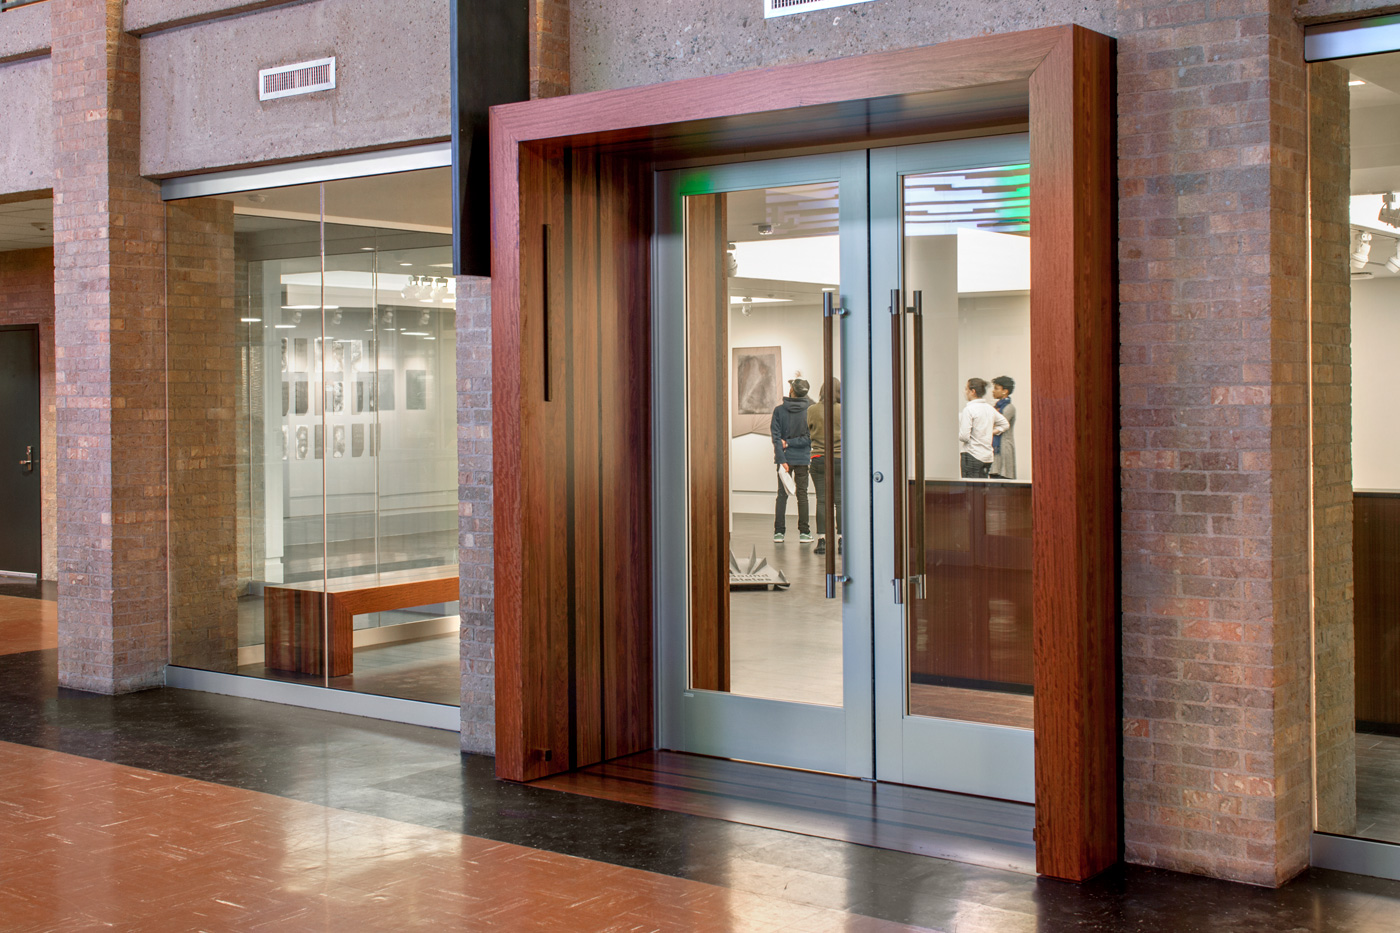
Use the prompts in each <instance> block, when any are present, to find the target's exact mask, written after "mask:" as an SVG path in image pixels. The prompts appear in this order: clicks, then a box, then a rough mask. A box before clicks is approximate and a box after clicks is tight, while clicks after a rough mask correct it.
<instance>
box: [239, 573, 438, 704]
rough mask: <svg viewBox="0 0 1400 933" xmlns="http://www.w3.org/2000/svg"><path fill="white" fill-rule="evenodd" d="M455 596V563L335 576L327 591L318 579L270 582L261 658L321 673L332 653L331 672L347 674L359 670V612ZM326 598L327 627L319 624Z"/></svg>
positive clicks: (276, 666) (279, 667)
mask: <svg viewBox="0 0 1400 933" xmlns="http://www.w3.org/2000/svg"><path fill="white" fill-rule="evenodd" d="M457 595H458V582H457V568H456V567H455V566H453V565H451V564H448V565H446V566H441V567H422V568H418V569H414V570H393V571H390V572H388V573H371V574H365V575H364V576H359V577H342V578H340V579H332V580H330V581H329V582H328V583H327V585H326V586H325V588H324V590H323V588H322V585H321V581H320V580H311V581H308V582H306V583H290V584H286V585H282V586H269V587H267V588H266V589H265V591H264V594H263V641H264V645H263V663H264V664H265V665H266V666H267V667H269V668H271V669H272V670H278V671H297V672H299V673H302V674H320V673H321V672H322V665H323V660H322V659H323V658H325V657H329V659H330V672H329V673H330V676H331V677H343V676H345V675H346V674H350V673H352V672H353V671H354V669H355V655H354V645H353V642H352V639H353V636H354V617H355V616H357V615H363V614H364V613H366V612H386V611H388V610H390V609H408V608H410V607H412V606H425V605H428V604H430V603H446V602H451V601H452V600H454V599H456V598H457ZM323 598H324V600H325V603H326V606H327V609H328V610H329V612H328V615H329V617H330V624H329V625H328V626H323V625H322V624H321V603H322V599H323ZM327 639H329V641H330V644H329V645H324V642H325V641H326V640H327Z"/></svg>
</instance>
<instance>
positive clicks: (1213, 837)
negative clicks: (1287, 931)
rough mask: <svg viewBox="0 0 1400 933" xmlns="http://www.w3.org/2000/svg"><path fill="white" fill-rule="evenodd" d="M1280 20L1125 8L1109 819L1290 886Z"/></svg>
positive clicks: (1212, 863) (1303, 766) (1294, 847)
mask: <svg viewBox="0 0 1400 933" xmlns="http://www.w3.org/2000/svg"><path fill="white" fill-rule="evenodd" d="M1292 6H1293V4H1292V3H1291V2H1284V0H1229V2H1223V0H1222V2H1215V3H1209V4H1207V3H1204V2H1193V3H1171V2H1137V3H1127V2H1125V3H1124V4H1123V12H1122V15H1121V17H1120V26H1121V38H1120V41H1119V89H1118V91H1119V99H1118V105H1119V124H1118V126H1119V142H1118V144H1119V157H1120V158H1119V186H1120V187H1119V193H1120V204H1119V212H1120V237H1121V239H1120V246H1119V260H1120V281H1121V285H1120V299H1121V303H1120V322H1121V357H1120V358H1121V373H1120V376H1121V381H1122V390H1121V393H1122V394H1121V424H1122V431H1121V446H1122V486H1123V515H1122V529H1123V532H1122V535H1123V537H1122V560H1123V711H1124V732H1125V738H1124V759H1125V760H1124V788H1123V790H1124V806H1125V814H1124V816H1125V827H1124V832H1125V843H1126V851H1127V857H1128V858H1129V860H1131V861H1134V862H1142V863H1146V864H1152V865H1158V866H1162V867H1166V868H1175V869H1180V870H1185V871H1194V872H1201V873H1205V874H1210V875H1218V876H1221V877H1229V878H1236V879H1240V880H1247V881H1254V882H1258V883H1262V884H1276V883H1279V882H1281V881H1282V880H1285V879H1286V878H1288V877H1290V876H1291V875H1293V874H1295V873H1296V872H1297V871H1299V870H1301V869H1302V868H1303V867H1304V866H1305V865H1306V864H1307V858H1308V834H1309V831H1310V828H1311V825H1310V822H1311V816H1310V799H1309V798H1310V776H1309V751H1310V750H1309V721H1308V676H1307V673H1308V671H1307V667H1308V651H1309V644H1308V590H1307V570H1308V567H1307V505H1308V502H1307V493H1308V490H1307V475H1308V470H1307V468H1308V463H1307V460H1308V456H1307V454H1308V451H1307V427H1308V424H1307V407H1306V406H1307V365H1306V363H1307V330H1306V313H1305V312H1306V307H1305V288H1304V286H1305V280H1304V274H1305V264H1306V263H1305V256H1306V250H1305V240H1304V237H1305V233H1306V231H1305V226H1304V218H1305V215H1304V203H1303V200H1304V191H1305V188H1304V182H1305V178H1304V166H1305V156H1306V133H1307V127H1306V121H1305V114H1306V111H1305V104H1306V99H1305V91H1304V68H1303V64H1302V52H1301V41H1302V36H1301V30H1299V29H1298V27H1297V26H1296V24H1295V23H1294V22H1293V20H1292Z"/></svg>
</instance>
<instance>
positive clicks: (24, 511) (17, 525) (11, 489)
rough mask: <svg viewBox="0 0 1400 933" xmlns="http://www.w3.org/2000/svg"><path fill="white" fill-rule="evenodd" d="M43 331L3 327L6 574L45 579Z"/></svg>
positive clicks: (1, 533)
mask: <svg viewBox="0 0 1400 933" xmlns="http://www.w3.org/2000/svg"><path fill="white" fill-rule="evenodd" d="M39 453H40V451H39V330H38V328H36V327H32V326H21V327H0V470H3V472H0V476H3V480H0V572H8V573H32V574H35V575H36V576H37V575H38V573H39V553H40V551H39V533H40V532H39V529H40V522H39V516H40V508H41V493H40V486H39V482H40V481H39Z"/></svg>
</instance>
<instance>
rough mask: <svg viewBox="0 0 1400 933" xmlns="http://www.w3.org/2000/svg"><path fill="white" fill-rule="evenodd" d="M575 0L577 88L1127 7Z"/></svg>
mask: <svg viewBox="0 0 1400 933" xmlns="http://www.w3.org/2000/svg"><path fill="white" fill-rule="evenodd" d="M570 7H571V11H572V16H571V20H570V24H569V36H570V50H569V58H570V65H571V74H572V90H573V92H574V93H576V94H577V93H580V92H582V91H596V90H602V89H605V88H618V87H633V86H636V85H640V84H655V83H658V82H661V81H673V80H676V79H677V78H693V77H696V76H699V75H712V74H726V73H728V72H731V71H741V70H743V69H746V68H762V67H765V66H768V65H778V64H783V63H785V62H799V61H821V60H823V59H828V58H844V57H846V56H850V55H861V54H864V53H867V52H879V51H884V50H886V49H904V48H911V47H913V46H919V45H931V44H933V43H935V42H944V41H946V40H949V39H963V38H967V37H969V36H979V35H983V34H984V33H989V32H1013V31H1016V30H1022V29H1034V28H1036V27H1038V26H1061V25H1064V24H1065V23H1078V24H1080V25H1082V26H1087V27H1088V28H1090V29H1093V30H1095V31H1097V32H1102V33H1108V34H1110V35H1111V34H1113V32H1114V31H1115V26H1116V20H1117V16H1118V12H1117V10H1116V8H1115V7H1116V5H1115V4H1114V3H1111V2H1107V0H1039V2H1036V3H1026V2H1025V0H942V2H939V3H929V2H928V0H874V2H871V3H861V4H857V5H855V6H848V7H838V8H836V9H831V10H819V11H816V12H812V13H798V14H794V15H792V16H781V17H778V18H775V19H770V20H765V19H764V18H763V4H762V2H761V0H695V2H693V3H618V2H616V0H572V3H571V4H570Z"/></svg>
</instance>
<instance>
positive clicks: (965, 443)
mask: <svg viewBox="0 0 1400 933" xmlns="http://www.w3.org/2000/svg"><path fill="white" fill-rule="evenodd" d="M964 394H965V395H966V396H967V405H965V406H964V407H963V410H962V413H961V414H960V415H958V451H959V453H960V454H961V459H962V475H963V477H964V478H965V479H986V478H988V477H989V476H990V475H991V473H992V438H993V437H995V436H996V435H998V434H1000V433H1002V432H1003V431H1005V430H1006V429H1007V428H1009V427H1010V426H1011V424H1010V422H1008V421H1007V420H1006V419H1005V418H1004V417H1002V414H1001V412H999V411H997V410H996V409H995V408H993V407H992V404H991V403H990V402H988V401H987V399H986V395H987V380H985V379H978V378H977V377H976V376H973V377H972V378H971V379H969V380H967V388H966V389H965V390H964Z"/></svg>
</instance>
